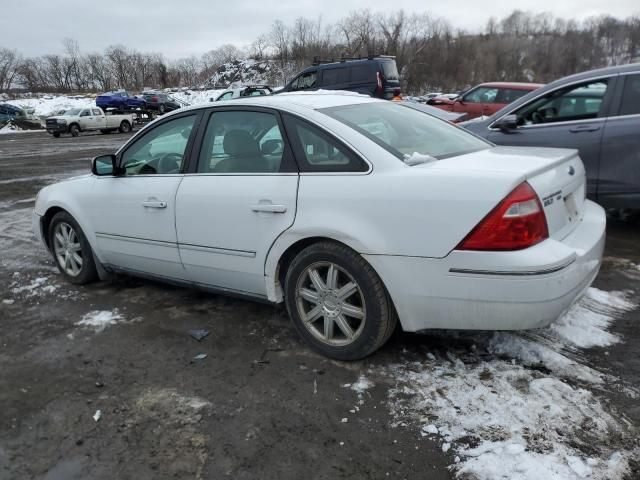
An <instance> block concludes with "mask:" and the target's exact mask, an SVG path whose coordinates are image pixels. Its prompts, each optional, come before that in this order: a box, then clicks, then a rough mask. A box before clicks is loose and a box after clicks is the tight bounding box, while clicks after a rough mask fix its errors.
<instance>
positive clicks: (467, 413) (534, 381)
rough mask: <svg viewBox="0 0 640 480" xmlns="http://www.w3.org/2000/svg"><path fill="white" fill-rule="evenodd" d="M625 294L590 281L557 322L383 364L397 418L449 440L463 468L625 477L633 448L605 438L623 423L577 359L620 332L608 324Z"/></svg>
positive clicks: (446, 446) (512, 475) (525, 475)
mask: <svg viewBox="0 0 640 480" xmlns="http://www.w3.org/2000/svg"><path fill="white" fill-rule="evenodd" d="M630 298H631V293H629V292H604V291H602V290H598V289H596V288H590V289H589V290H588V291H587V292H586V295H585V297H584V298H583V299H581V300H580V301H579V302H578V303H577V304H575V305H574V306H573V307H572V309H571V310H570V311H569V312H568V313H567V314H566V315H565V316H564V317H563V318H562V319H560V320H559V321H558V322H557V323H556V324H554V325H552V326H550V327H549V328H546V329H543V330H541V331H539V332H537V333H536V334H532V335H527V334H519V333H505V332H498V333H495V334H493V335H492V336H490V337H489V340H488V342H487V345H486V346H485V347H486V352H485V353H483V354H478V355H476V357H475V358H474V359H473V361H468V359H467V358H464V353H465V352H460V351H458V352H456V351H453V350H451V351H447V352H446V353H445V354H443V355H439V356H438V357H436V356H435V355H433V354H432V353H428V354H427V358H426V359H425V360H424V361H417V362H410V363H406V364H398V365H394V366H391V367H389V368H387V370H386V375H389V376H391V377H392V378H393V380H394V382H395V387H394V388H392V389H391V390H390V392H389V406H390V409H391V412H392V415H393V416H394V418H395V426H412V427H415V426H419V428H420V434H421V435H422V436H424V437H430V438H433V439H436V440H438V441H440V442H441V446H442V450H443V452H447V451H449V450H450V449H451V450H452V452H453V456H454V465H453V467H452V468H453V469H454V471H455V472H456V473H457V475H458V476H462V477H464V478H473V479H480V480H485V479H486V480H496V479H504V480H507V479H508V480H533V479H542V478H544V479H545V480H547V479H549V480H555V479H558V480H560V479H563V480H564V479H581V478H591V479H603V480H604V479H606V480H613V479H619V478H622V476H623V475H624V474H625V472H626V471H627V466H628V461H629V459H630V458H631V457H632V456H637V454H638V453H639V452H629V451H617V450H616V449H615V448H612V447H609V445H612V444H614V445H616V444H619V442H616V441H612V440H615V439H621V438H626V437H625V435H626V434H627V430H626V429H627V426H628V425H627V423H626V422H625V421H624V420H623V419H620V418H618V417H617V415H616V414H615V412H610V411H608V409H607V408H606V407H605V405H604V404H603V403H602V402H600V401H599V400H598V399H597V398H596V397H595V396H594V395H593V393H592V392H591V391H590V390H589V389H588V388H589V382H601V381H602V379H603V375H602V374H599V373H598V372H595V371H593V370H591V369H590V368H589V367H587V366H586V365H582V364H581V363H580V362H579V361H578V360H579V349H580V348H588V347H607V346H609V345H613V344H615V343H616V342H619V341H621V339H620V338H618V337H617V336H616V335H614V334H611V333H610V332H608V328H609V326H610V324H611V322H612V321H613V320H614V319H615V318H616V317H618V316H620V315H621V314H623V313H624V312H625V311H628V310H631V309H633V308H636V307H637V305H636V304H635V303H634V302H632V301H631V300H630ZM473 338H474V339H478V343H480V342H481V341H482V339H481V336H480V335H477V336H474V337H473ZM567 345H568V347H567ZM474 347H475V348H472V350H473V351H475V352H478V347H477V346H474ZM565 355H569V356H571V357H572V358H568V357H567V356H565ZM531 367H534V368H531ZM571 379H572V380H574V382H569V381H567V380H571ZM576 379H577V380H578V381H579V382H582V383H579V384H578V385H575V380H576ZM465 475H468V477H465Z"/></svg>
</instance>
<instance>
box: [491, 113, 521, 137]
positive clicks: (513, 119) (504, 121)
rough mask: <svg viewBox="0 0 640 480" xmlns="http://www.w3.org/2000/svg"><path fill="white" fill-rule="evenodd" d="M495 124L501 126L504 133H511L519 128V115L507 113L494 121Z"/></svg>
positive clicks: (497, 126)
mask: <svg viewBox="0 0 640 480" xmlns="http://www.w3.org/2000/svg"><path fill="white" fill-rule="evenodd" d="M493 126H494V127H496V128H499V129H500V131H501V132H503V133H510V132H512V131H513V130H515V129H517V128H518V116H517V115H515V114H511V115H505V116H504V117H502V118H501V119H500V120H498V121H497V122H496V123H494V124H493Z"/></svg>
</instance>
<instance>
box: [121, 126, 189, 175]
mask: <svg viewBox="0 0 640 480" xmlns="http://www.w3.org/2000/svg"><path fill="white" fill-rule="evenodd" d="M195 119H196V115H188V116H184V117H180V118H176V119H173V120H170V121H168V122H165V123H162V124H161V125H158V126H157V127H155V128H153V129H152V130H151V131H150V132H148V133H147V134H146V135H144V136H143V137H141V138H140V139H139V140H137V141H136V142H135V143H133V145H131V146H129V147H128V148H127V150H125V152H124V153H123V155H122V158H121V160H120V165H121V166H122V167H123V168H124V173H125V175H127V176H134V175H156V174H165V175H167V174H176V173H180V172H181V171H182V168H183V164H184V158H185V152H186V148H187V144H188V143H189V137H190V135H191V132H192V130H193V126H194V123H195Z"/></svg>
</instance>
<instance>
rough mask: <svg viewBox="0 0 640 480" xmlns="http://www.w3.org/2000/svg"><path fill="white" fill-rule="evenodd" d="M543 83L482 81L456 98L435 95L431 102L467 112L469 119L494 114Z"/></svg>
mask: <svg viewBox="0 0 640 480" xmlns="http://www.w3.org/2000/svg"><path fill="white" fill-rule="evenodd" d="M542 85H543V84H541V83H516V82H511V83H510V82H491V83H481V84H480V85H476V86H475V87H473V88H472V89H470V90H467V91H466V92H464V93H463V94H461V95H459V96H458V97H456V98H447V97H444V96H440V97H435V98H433V99H432V100H431V101H430V102H429V103H431V104H432V105H433V106H434V107H438V108H441V109H443V110H447V111H449V112H459V113H466V114H467V115H468V117H467V118H468V119H471V118H476V117H481V116H483V115H484V116H489V115H493V114H494V113H495V112H497V111H498V110H500V109H501V108H502V107H504V106H505V105H508V104H509V103H511V102H513V101H515V100H517V99H518V98H520V97H522V96H524V95H526V94H527V93H529V92H530V91H532V90H535V89H537V88H540V87H542Z"/></svg>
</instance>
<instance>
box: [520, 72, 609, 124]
mask: <svg viewBox="0 0 640 480" xmlns="http://www.w3.org/2000/svg"><path fill="white" fill-rule="evenodd" d="M607 86H608V80H606V79H605V80H596V81H592V82H586V83H581V84H579V85H572V86H569V87H565V88H561V89H558V90H554V91H553V92H550V93H548V94H546V95H544V96H543V97H540V98H537V99H536V100H534V101H532V102H531V103H529V104H527V105H525V106H524V107H522V108H520V109H519V110H518V111H517V112H516V115H517V116H518V121H519V123H521V124H523V125H538V124H547V123H558V122H571V121H576V120H592V119H595V118H598V117H599V116H600V115H601V110H602V104H603V99H604V96H605V94H606V92H607Z"/></svg>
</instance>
